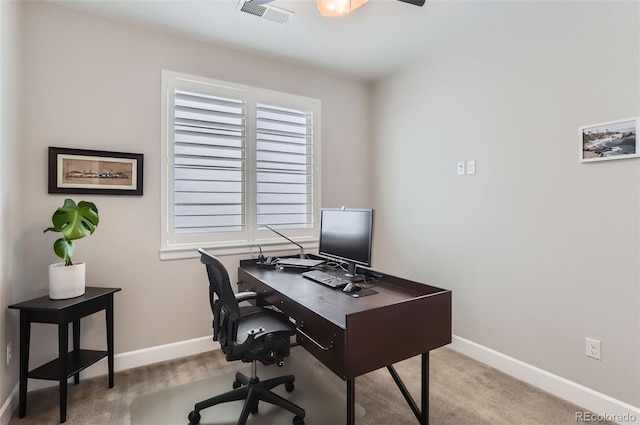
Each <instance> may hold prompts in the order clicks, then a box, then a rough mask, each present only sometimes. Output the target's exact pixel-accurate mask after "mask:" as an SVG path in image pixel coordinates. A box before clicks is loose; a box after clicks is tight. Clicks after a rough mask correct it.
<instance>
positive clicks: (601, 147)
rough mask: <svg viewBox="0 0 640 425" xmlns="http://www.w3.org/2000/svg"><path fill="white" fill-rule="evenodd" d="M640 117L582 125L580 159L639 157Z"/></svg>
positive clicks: (580, 130)
mask: <svg viewBox="0 0 640 425" xmlns="http://www.w3.org/2000/svg"><path fill="white" fill-rule="evenodd" d="M639 121H640V118H639V117H635V118H627V119H624V120H617V121H608V122H603V123H600V124H591V125H585V126H582V127H580V129H579V137H580V161H582V162H592V161H606V160H611V159H626V158H637V157H639V156H640V152H638V143H637V140H638V139H637V137H636V135H637V133H638V123H639Z"/></svg>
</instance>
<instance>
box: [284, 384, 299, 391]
mask: <svg viewBox="0 0 640 425" xmlns="http://www.w3.org/2000/svg"><path fill="white" fill-rule="evenodd" d="M295 387H296V386H295V385H294V384H293V382H287V383H286V384H284V389H285V390H287V392H288V393H290V392H291V391H293V389H294V388H295Z"/></svg>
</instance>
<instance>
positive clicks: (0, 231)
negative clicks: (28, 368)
mask: <svg viewBox="0 0 640 425" xmlns="http://www.w3.org/2000/svg"><path fill="white" fill-rule="evenodd" d="M16 6H17V4H16V3H15V2H9V1H0V259H1V261H0V312H1V313H0V353H1V354H0V423H3V422H4V421H8V417H9V415H8V414H10V413H11V407H12V406H10V405H9V404H6V405H5V401H6V400H8V396H9V394H10V392H11V391H12V390H13V387H14V386H15V383H16V382H17V379H18V367H17V365H18V358H19V339H18V330H17V325H18V320H17V317H15V315H13V314H10V313H9V312H8V310H7V306H8V305H10V304H11V303H12V302H13V293H14V290H13V286H14V285H17V284H18V282H19V273H18V271H17V270H16V269H17V268H16V266H15V262H16V260H17V258H18V257H19V255H20V252H19V248H18V247H17V246H16V240H17V238H18V236H19V231H20V223H21V221H20V214H19V211H20V197H19V191H17V190H15V183H16V181H17V175H18V173H19V170H20V166H19V159H20V155H19V145H20V143H19V114H18V112H17V111H18V109H19V106H20V101H19V83H20V78H19V72H18V64H19V45H18V39H19V37H18V25H17V23H18V20H19V13H18V8H17V7H16ZM9 343H11V344H12V346H13V347H12V352H13V353H12V359H11V367H7V359H6V355H7V354H6V347H7V344H9ZM3 405H4V406H3Z"/></svg>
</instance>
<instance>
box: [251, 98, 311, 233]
mask: <svg viewBox="0 0 640 425" xmlns="http://www.w3.org/2000/svg"><path fill="white" fill-rule="evenodd" d="M312 129H313V115H312V114H311V113H308V112H304V111H298V110H294V109H288V108H282V107H278V106H275V105H267V104H264V103H259V104H258V105H257V112H256V140H257V143H256V173H257V178H256V180H257V185H256V188H257V197H256V198H257V199H256V204H257V223H258V225H263V224H267V225H271V226H272V227H274V228H282V229H287V228H288V229H291V228H307V227H312V226H313V222H312V211H313V198H312V196H311V195H312V194H313V145H312V141H313V138H312V136H313V134H312Z"/></svg>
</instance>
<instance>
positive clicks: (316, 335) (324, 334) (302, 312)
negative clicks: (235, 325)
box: [238, 270, 346, 379]
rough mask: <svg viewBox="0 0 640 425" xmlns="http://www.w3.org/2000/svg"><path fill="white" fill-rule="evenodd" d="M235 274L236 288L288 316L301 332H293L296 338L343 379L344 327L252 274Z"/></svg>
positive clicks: (344, 364)
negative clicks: (254, 293)
mask: <svg viewBox="0 0 640 425" xmlns="http://www.w3.org/2000/svg"><path fill="white" fill-rule="evenodd" d="M238 277H239V280H240V281H239V282H238V289H239V291H254V292H257V293H258V300H259V301H258V302H257V305H261V306H265V305H272V306H274V307H277V308H278V309H279V310H281V311H282V312H284V314H286V315H287V316H289V317H291V318H292V319H293V320H294V321H295V323H296V325H297V326H298V327H299V328H300V329H301V331H302V332H299V333H298V334H297V335H296V341H297V342H298V343H299V344H300V345H301V346H302V347H304V348H305V350H307V351H308V352H309V353H311V354H312V355H313V356H314V357H315V358H317V359H318V360H319V361H320V362H322V363H323V364H324V365H325V366H327V367H328V368H329V369H331V371H333V373H335V374H336V375H338V376H339V377H341V378H342V379H346V361H345V360H346V350H345V340H346V338H345V330H344V329H342V328H340V327H339V326H336V325H335V324H333V323H331V322H330V321H328V320H326V319H325V318H323V317H322V316H320V315H318V314H316V313H314V312H313V311H311V310H309V309H308V308H306V307H304V306H302V305H300V304H298V303H296V302H295V301H292V300H291V299H289V298H287V297H286V296H284V295H282V294H281V293H279V292H277V291H275V290H274V289H272V288H270V287H268V286H267V285H265V284H264V283H262V282H261V281H260V280H258V279H255V278H254V277H252V276H251V275H249V274H246V273H243V271H242V270H240V271H239V276H238ZM303 333H304V335H303ZM305 335H306V336H305Z"/></svg>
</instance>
